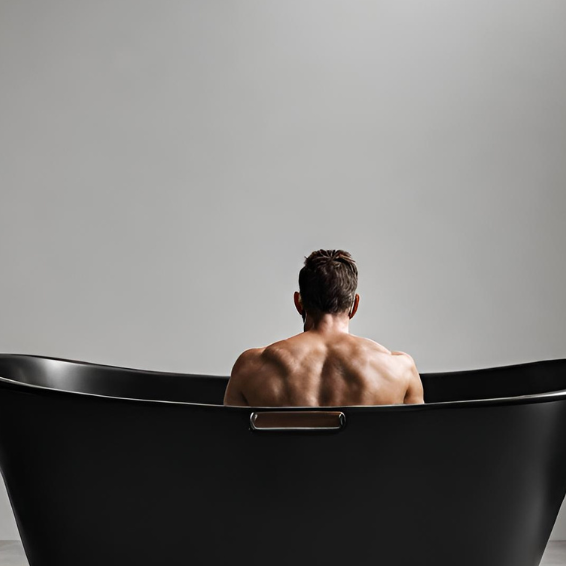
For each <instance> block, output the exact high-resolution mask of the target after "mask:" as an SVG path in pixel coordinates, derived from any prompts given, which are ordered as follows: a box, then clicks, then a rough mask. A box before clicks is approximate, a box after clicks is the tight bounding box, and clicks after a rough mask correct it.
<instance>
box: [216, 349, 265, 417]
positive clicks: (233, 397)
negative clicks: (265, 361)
mask: <svg viewBox="0 0 566 566" xmlns="http://www.w3.org/2000/svg"><path fill="white" fill-rule="evenodd" d="M257 353H258V349H257V348H252V349H251V350H246V351H245V352H242V353H241V354H240V356H239V357H238V359H237V360H236V363H235V364H234V367H233V368H232V373H231V374H230V380H229V381H228V385H227V387H226V391H225V393H224V405H239V406H242V405H243V406H246V407H247V406H249V403H248V401H247V399H246V397H245V395H244V390H245V388H246V383H247V379H248V376H249V374H250V371H252V368H253V366H254V365H255V363H256V360H257Z"/></svg>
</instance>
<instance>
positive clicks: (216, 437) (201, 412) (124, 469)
mask: <svg viewBox="0 0 566 566" xmlns="http://www.w3.org/2000/svg"><path fill="white" fill-rule="evenodd" d="M421 377H422V380H423V384H424V388H425V400H426V401H427V404H426V405H418V406H415V405H391V406H376V407H361V406H357V407H348V406H346V407H337V408H335V410H339V411H341V412H343V413H344V417H345V419H344V421H345V426H343V428H341V429H338V430H329V431H324V430H315V431H312V430H283V431H277V430H275V431H274V430H270V431H267V432H266V431H254V430H252V429H251V427H250V415H251V413H252V412H254V411H266V410H273V411H285V410H289V411H297V408H290V409H282V408H274V409H265V408H258V407H255V408H245V407H223V406H221V405H220V404H221V403H222V400H223V395H224V389H225V387H226V383H227V381H228V378H227V377H211V376H193V375H185V374H170V373H161V372H147V371H140V370H132V369H124V368H114V367H110V366H101V365H95V364H86V363H83V362H72V361H65V360H55V359H50V358H42V357H34V356H18V355H0V467H1V470H2V475H3V477H4V480H5V483H6V487H7V490H8V495H9V497H10V501H11V504H12V507H13V510H14V514H15V517H16V521H17V524H18V528H19V531H20V535H21V537H22V542H23V544H24V547H25V550H26V554H27V556H28V560H29V563H30V566H101V565H105V566H130V565H131V566H134V565H135V566H156V565H164V566H165V565H166V566H181V565H183V566H187V565H205V564H206V565H221V564H222V565H224V564H228V563H230V562H233V561H236V562H237V563H244V564H247V565H248V566H260V565H261V566H265V565H269V566H283V565H285V566H287V565H289V564H292V565H293V566H303V565H304V566H306V565H323V564H326V565H337V566H338V565H340V566H344V565H347V566H362V565H363V566H365V565H368V566H369V565H371V566H375V565H378V564H383V565H385V566H412V565H416V564H424V565H431V566H432V565H435V566H436V565H437V566H454V564H456V563H457V564H458V566H536V565H538V564H539V562H540V559H541V556H542V554H543V551H544V548H545V546H546V543H547V541H548V538H549V536H550V533H551V530H552V527H553V525H554V522H555V520H556V516H557V514H558V511H559V508H560V505H561V503H562V500H563V498H564V493H565V491H566V443H565V438H566V360H547V361H541V362H533V363H529V364H519V365H514V366H505V367H500V368H489V369H480V370H472V371H464V372H445V373H430V374H422V376H421ZM55 389H60V390H61V391H57V390H55ZM553 391H561V393H558V394H552V393H549V392H553ZM81 393H82V394H81ZM521 395H528V397H519V396H521ZM117 397H127V399H121V398H117ZM499 397H502V398H503V399H498V398H499ZM152 399H153V400H152ZM160 400H161V401H160ZM164 401H165V402H164ZM206 404H208V405H206ZM309 410H310V411H312V410H322V411H328V407H323V408H320V409H316V408H315V409H313V408H309Z"/></svg>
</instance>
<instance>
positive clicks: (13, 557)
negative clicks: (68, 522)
mask: <svg viewBox="0 0 566 566" xmlns="http://www.w3.org/2000/svg"><path fill="white" fill-rule="evenodd" d="M0 566H28V562H27V560H26V557H25V554H24V549H23V548H22V545H21V543H20V542H19V541H16V540H3V541H0ZM541 566H566V541H563V540H561V541H551V542H549V543H548V546H547V547H546V552H545V553H544V556H543V557H542V562H541Z"/></svg>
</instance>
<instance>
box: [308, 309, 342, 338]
mask: <svg viewBox="0 0 566 566" xmlns="http://www.w3.org/2000/svg"><path fill="white" fill-rule="evenodd" d="M303 328H304V331H305V332H316V333H318V334H338V333H343V334H349V333H350V317H349V316H348V315H347V314H342V313H340V314H328V313H326V314H323V315H321V316H320V317H318V318H316V319H314V318H313V317H311V316H310V315H309V314H307V317H306V320H305V323H304V327H303Z"/></svg>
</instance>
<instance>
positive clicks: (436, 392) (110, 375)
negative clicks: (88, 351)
mask: <svg viewBox="0 0 566 566" xmlns="http://www.w3.org/2000/svg"><path fill="white" fill-rule="evenodd" d="M0 377H4V378H7V379H10V380H14V381H17V382H21V383H26V384H30V385H38V386H41V387H47V388H54V389H60V390H64V391H74V392H80V393H91V394H96V395H103V396H109V397H126V398H134V399H149V400H164V401H177V402H188V403H206V404H215V405H222V403H223V399H224V391H225V389H226V385H227V383H228V376H209V375H198V374H185V373H167V372H157V371H146V370H140V369H129V368H119V367H113V366H104V365H98V364H92V363H85V362H79V361H71V360H62V359H55V358H45V357H40V356H28V355H15V354H0ZM421 379H422V382H423V387H424V397H425V402H426V403H438V402H447V401H464V400H471V399H492V398H500V397H515V396H522V395H534V394H537V393H548V392H552V391H560V390H566V359H557V360H544V361H538V362H528V363H522V364H515V365H508V366H500V367H494V368H482V369H473V370H465V371H453V372H441V373H421Z"/></svg>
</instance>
